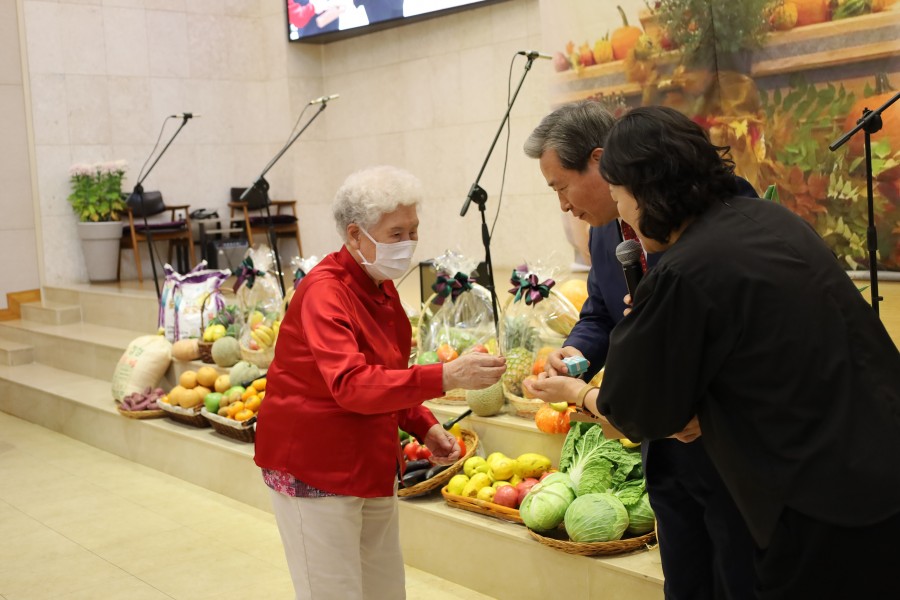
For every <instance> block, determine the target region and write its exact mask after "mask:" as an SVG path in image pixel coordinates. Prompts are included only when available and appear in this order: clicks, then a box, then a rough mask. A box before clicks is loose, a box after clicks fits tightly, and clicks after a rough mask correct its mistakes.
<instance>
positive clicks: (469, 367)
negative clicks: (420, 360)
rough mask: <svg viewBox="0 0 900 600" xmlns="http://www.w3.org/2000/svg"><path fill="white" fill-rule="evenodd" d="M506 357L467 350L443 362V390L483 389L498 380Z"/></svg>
mask: <svg viewBox="0 0 900 600" xmlns="http://www.w3.org/2000/svg"><path fill="white" fill-rule="evenodd" d="M505 372H506V359H505V358H503V357H502V356H494V355H493V354H487V353H485V352H469V353H468V354H463V355H462V356H460V357H458V358H455V359H453V360H451V361H450V362H448V363H444V390H452V389H455V388H464V389H467V390H483V389H484V388H486V387H490V386H492V385H494V384H495V383H497V382H498V381H500V378H501V377H502V376H503V373H505Z"/></svg>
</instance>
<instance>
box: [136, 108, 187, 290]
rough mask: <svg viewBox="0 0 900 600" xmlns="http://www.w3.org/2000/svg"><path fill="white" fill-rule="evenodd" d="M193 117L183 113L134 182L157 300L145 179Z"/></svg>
mask: <svg viewBox="0 0 900 600" xmlns="http://www.w3.org/2000/svg"><path fill="white" fill-rule="evenodd" d="M190 118H191V117H189V116H187V115H183V116H182V118H181V125H179V126H178V129H176V130H175V133H173V134H172V137H170V138H169V141H168V142H167V143H166V145H165V146H163V149H162V150H161V151H160V153H159V154H157V155H156V160H154V161H153V164H151V165H150V168H149V169H147V172H146V173H144V175H143V176H142V177H140V178H139V179H138V182H137V183H136V184H134V191H133V192H132V195H135V194H136V195H137V197H138V199H139V200H140V203H141V214H142V215H143V217H144V235H146V236H147V250H148V251H149V252H150V269H151V270H152V271H153V285H154V286H155V287H156V299H157V301H159V300H162V294H161V293H160V291H159V278H158V277H157V275H156V261H155V260H153V254H154V252H153V231H152V230H151V229H150V225H149V224H148V223H147V212H146V211H145V210H144V185H143V183H144V180H146V179H147V177H149V176H150V171H152V170H153V167H155V166H156V163H158V162H159V159H160V158H162V155H163V154H165V153H166V150H168V149H169V146H171V145H172V142H174V141H175V138H176V137H177V136H178V134H179V133H181V130H182V129H184V126H185V125H187V122H188V119H190Z"/></svg>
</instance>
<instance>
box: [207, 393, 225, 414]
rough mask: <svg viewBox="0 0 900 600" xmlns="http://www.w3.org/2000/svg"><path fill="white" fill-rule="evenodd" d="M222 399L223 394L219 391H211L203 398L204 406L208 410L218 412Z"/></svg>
mask: <svg viewBox="0 0 900 600" xmlns="http://www.w3.org/2000/svg"><path fill="white" fill-rule="evenodd" d="M221 401H222V394H220V393H219V392H210V393H208V394H207V395H206V396H205V397H204V398H203V406H204V407H206V412H211V413H213V414H216V413H218V412H219V402H221Z"/></svg>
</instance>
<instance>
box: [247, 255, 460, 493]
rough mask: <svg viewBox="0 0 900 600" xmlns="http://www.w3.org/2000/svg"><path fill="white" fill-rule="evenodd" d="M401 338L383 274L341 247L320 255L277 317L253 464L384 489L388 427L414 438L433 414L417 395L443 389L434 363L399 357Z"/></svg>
mask: <svg viewBox="0 0 900 600" xmlns="http://www.w3.org/2000/svg"><path fill="white" fill-rule="evenodd" d="M410 338H411V329H410V325H409V319H408V318H407V316H406V313H405V312H404V310H403V307H402V306H401V304H400V299H399V296H398V295H397V290H396V288H394V284H393V283H392V282H390V281H385V282H384V283H383V284H382V285H381V287H380V288H379V287H377V286H376V285H375V283H374V282H373V281H372V279H371V278H370V277H369V276H368V275H367V274H366V272H365V271H364V270H363V268H362V267H361V266H360V265H359V264H358V263H357V262H356V261H355V260H353V258H352V257H351V256H350V253H349V251H348V250H347V249H346V248H342V249H341V251H340V252H336V253H334V254H330V255H328V256H327V257H325V259H323V260H322V262H321V263H319V264H318V265H317V266H316V267H315V268H314V269H312V270H311V271H310V272H309V274H308V275H307V276H306V277H304V278H303V281H301V282H300V286H299V287H298V288H297V292H296V293H295V294H294V297H293V299H292V300H291V304H290V307H289V308H288V311H287V314H286V315H285V317H284V321H283V322H282V324H281V329H280V331H279V334H278V342H277V344H276V347H275V359H274V360H273V361H272V364H271V366H270V367H269V371H268V374H267V385H266V398H265V400H264V401H263V403H262V406H261V407H260V410H259V420H258V422H257V425H256V456H255V461H256V464H257V465H258V466H260V467H261V468H264V469H275V470H279V471H285V472H288V473H291V474H292V475H293V476H294V477H296V478H298V479H300V480H301V481H303V482H304V483H307V484H309V485H311V486H313V487H316V488H318V489H321V490H325V491H328V492H332V493H335V494H342V495H347V496H358V497H363V498H373V497H379V496H390V495H392V494H393V493H394V478H395V475H396V474H397V470H398V464H402V461H400V446H399V441H398V437H397V427H398V426H399V427H400V428H402V429H403V430H404V431H408V432H409V433H412V434H413V435H415V436H416V437H418V438H419V439H422V438H423V437H424V435H425V433H426V432H427V431H428V429H429V428H430V427H431V426H432V425H434V424H435V423H437V420H436V419H435V418H434V415H432V414H431V411H429V410H428V409H427V408H425V407H423V406H422V405H421V404H422V402H423V401H424V400H427V399H429V398H436V397H439V396H440V395H441V394H443V386H442V378H443V367H442V365H440V364H436V365H423V366H419V365H416V366H413V367H408V366H407V364H408V361H409V351H410V345H411V344H410ZM398 461H399V463H398Z"/></svg>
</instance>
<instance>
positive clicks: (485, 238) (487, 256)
mask: <svg viewBox="0 0 900 600" xmlns="http://www.w3.org/2000/svg"><path fill="white" fill-rule="evenodd" d="M525 57H526V62H525V70H524V71H523V72H522V78H521V79H519V85H518V86H516V91H515V92H514V93H513V95H512V98H511V99H510V101H509V104H508V105H507V107H506V114H504V115H503V120H501V121H500V127H499V128H497V134H496V135H495V136H494V141H493V142H491V147H490V148H488V152H487V156H485V157H484V162H483V163H482V164H481V170H480V171H478V176H477V177H476V178H475V183H473V184H472V187H470V188H469V194H468V195H467V196H466V201H465V203H463V207H462V210H460V211H459V216H461V217H464V216H466V212H467V211H468V210H469V205H470V204H471V203H472V202H474V203H475V204H477V205H478V211H479V212H480V213H481V241H482V243H483V244H484V263H485V268H486V269H487V285H486V286H485V287H487V289H488V291H489V292H490V293H491V306H492V307H493V310H494V329H495V330H496V333H497V339H500V325H499V322H498V315H499V313H500V311H499V309H498V303H497V291H496V289H495V288H494V263H493V262H492V261H491V232H490V230H489V229H488V226H487V219H486V217H485V214H484V206H485V204H486V203H487V198H488V196H487V192H486V191H484V188H482V187H481V186H480V185H478V182H479V181H481V176H482V175H483V174H484V169H485V168H486V167H487V164H488V161H489V160H490V159H491V153H493V152H494V146H496V145H497V140H498V139H500V134H501V133H502V132H503V127H504V126H505V125H506V122H507V121H508V120H509V113H510V111H512V107H513V104H515V102H516V97H517V96H518V95H519V90H521V89H522V84H523V83H525V76H526V75H528V71H530V70H531V65H532V63H534V59H535V58H537V56H532V55H530V54H526V55H525Z"/></svg>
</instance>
